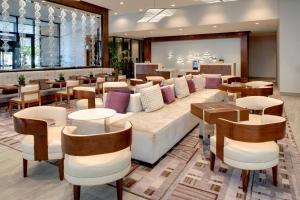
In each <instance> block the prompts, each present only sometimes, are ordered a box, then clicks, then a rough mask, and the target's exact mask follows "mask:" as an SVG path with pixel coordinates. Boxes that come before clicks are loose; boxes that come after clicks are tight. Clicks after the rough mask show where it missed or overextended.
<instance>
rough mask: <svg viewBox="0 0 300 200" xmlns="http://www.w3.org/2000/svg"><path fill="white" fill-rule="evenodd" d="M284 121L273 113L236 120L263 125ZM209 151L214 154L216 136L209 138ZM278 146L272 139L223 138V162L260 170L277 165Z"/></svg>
mask: <svg viewBox="0 0 300 200" xmlns="http://www.w3.org/2000/svg"><path fill="white" fill-rule="evenodd" d="M283 121H285V118H283V117H279V116H273V115H251V117H250V120H249V121H243V122H236V123H241V124H248V125H264V124H272V123H278V122H283ZM210 151H211V152H213V153H214V154H216V136H212V137H211V138H210ZM278 160H279V147H278V145H277V144H276V143H275V142H274V141H270V142H262V143H248V142H240V141H234V140H231V139H228V138H225V143H224V162H225V163H226V164H228V165H230V166H232V167H236V168H239V169H243V170H262V169H267V168H272V167H274V166H276V165H278Z"/></svg>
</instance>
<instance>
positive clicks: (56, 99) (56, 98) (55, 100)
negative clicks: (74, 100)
mask: <svg viewBox="0 0 300 200" xmlns="http://www.w3.org/2000/svg"><path fill="white" fill-rule="evenodd" d="M55 105H56V106H57V94H55Z"/></svg>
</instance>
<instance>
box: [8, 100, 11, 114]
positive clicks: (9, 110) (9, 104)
mask: <svg viewBox="0 0 300 200" xmlns="http://www.w3.org/2000/svg"><path fill="white" fill-rule="evenodd" d="M8 112H9V116H12V104H11V103H8Z"/></svg>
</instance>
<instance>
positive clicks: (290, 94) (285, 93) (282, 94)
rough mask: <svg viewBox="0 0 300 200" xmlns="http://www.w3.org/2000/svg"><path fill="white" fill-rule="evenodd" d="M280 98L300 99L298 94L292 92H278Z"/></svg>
mask: <svg viewBox="0 0 300 200" xmlns="http://www.w3.org/2000/svg"><path fill="white" fill-rule="evenodd" d="M280 95H281V96H292V97H300V93H293V92H280Z"/></svg>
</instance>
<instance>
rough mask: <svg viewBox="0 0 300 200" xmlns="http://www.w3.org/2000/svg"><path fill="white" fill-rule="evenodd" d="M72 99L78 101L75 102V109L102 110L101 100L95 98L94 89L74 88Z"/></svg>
mask: <svg viewBox="0 0 300 200" xmlns="http://www.w3.org/2000/svg"><path fill="white" fill-rule="evenodd" d="M73 91H74V97H75V98H76V99H79V100H78V101H76V108H77V109H79V110H82V109H92V108H102V107H103V101H102V99H101V98H96V89H95V88H94V87H74V89H73Z"/></svg>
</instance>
